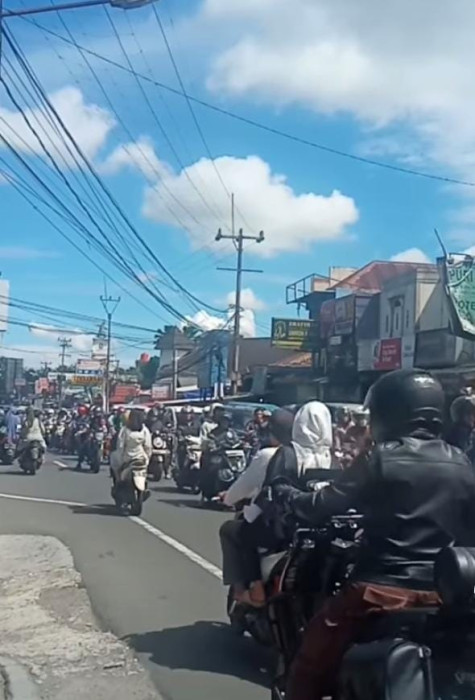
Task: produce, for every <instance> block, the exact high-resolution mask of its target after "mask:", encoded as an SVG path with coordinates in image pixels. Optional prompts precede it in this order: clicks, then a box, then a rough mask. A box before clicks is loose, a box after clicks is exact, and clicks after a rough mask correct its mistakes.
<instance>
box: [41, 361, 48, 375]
mask: <svg viewBox="0 0 475 700" xmlns="http://www.w3.org/2000/svg"><path fill="white" fill-rule="evenodd" d="M40 364H41V369H42V370H43V375H44V376H45V377H47V376H48V370H49V368H50V367H51V362H41V363H40Z"/></svg>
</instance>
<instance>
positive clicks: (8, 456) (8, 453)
mask: <svg viewBox="0 0 475 700" xmlns="http://www.w3.org/2000/svg"><path fill="white" fill-rule="evenodd" d="M14 459H15V447H14V445H12V443H11V442H10V440H9V439H8V436H7V429H6V428H5V427H3V428H0V461H1V462H2V464H5V465H10V464H13V461H14Z"/></svg>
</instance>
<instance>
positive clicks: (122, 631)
mask: <svg viewBox="0 0 475 700" xmlns="http://www.w3.org/2000/svg"><path fill="white" fill-rule="evenodd" d="M55 461H58V462H61V463H63V464H64V465H66V467H62V466H59V465H58V464H55ZM73 466H74V461H73V460H72V459H70V458H68V457H66V458H65V457H64V456H58V455H54V454H50V455H49V456H48V458H47V461H46V463H45V464H44V466H43V467H42V469H41V471H40V472H38V474H36V475H35V476H25V475H23V474H22V473H21V471H20V470H19V468H17V467H16V466H13V467H0V533H14V534H46V535H53V536H55V537H58V538H59V539H60V540H62V541H63V542H64V543H65V544H66V545H67V546H68V547H69V548H70V549H71V551H72V553H73V556H74V560H75V564H76V567H77V568H78V570H79V571H80V573H81V575H82V577H83V581H84V583H85V586H86V588H87V591H88V593H89V596H90V598H91V601H92V605H93V608H94V611H95V613H96V616H97V617H98V619H99V621H100V623H101V625H102V626H103V627H104V629H107V630H111V631H112V632H114V633H115V634H116V635H118V636H119V637H120V638H122V639H125V640H126V641H127V642H128V644H129V645H130V646H131V647H132V648H133V649H134V650H135V651H136V653H137V656H138V657H139V659H140V661H141V662H142V663H143V664H144V665H145V666H146V668H147V669H148V670H149V672H150V675H151V678H152V680H153V682H154V684H155V686H156V688H157V691H158V692H157V697H159V698H160V697H162V698H163V700H200V699H201V698H206V699H207V700H215V699H216V700H222V699H224V698H226V700H237V699H238V698H239V699H241V698H244V697H245V698H246V700H264V698H265V699H268V698H269V695H270V694H269V691H268V689H267V684H268V678H267V673H266V671H265V664H266V660H267V659H266V655H265V653H264V652H263V651H262V650H261V649H259V648H258V647H257V646H256V645H255V644H254V643H253V642H252V640H251V639H248V638H238V637H236V636H235V634H234V633H233V632H232V631H231V629H230V628H229V626H228V624H227V622H226V616H225V589H224V587H223V586H222V584H221V582H220V580H219V578H218V575H219V574H218V570H217V567H219V566H220V550H219V540H218V529H219V526H220V524H221V522H223V520H225V519H226V517H229V516H227V515H226V514H224V513H221V512H216V511H213V510H207V509H203V508H201V507H199V498H198V497H196V496H191V495H183V494H178V493H177V491H176V489H175V488H174V486H173V482H170V481H162V482H160V484H157V485H154V484H153V483H152V485H151V490H152V496H151V498H150V499H149V500H148V501H147V502H146V503H145V506H144V511H143V514H142V518H141V519H139V521H138V522H134V521H132V520H130V519H128V518H125V517H123V516H118V515H116V513H115V510H114V508H113V507H112V505H111V503H112V502H111V498H110V493H109V492H110V480H109V478H108V468H107V467H106V466H103V467H102V470H101V472H100V473H99V474H97V475H96V474H91V473H90V472H88V471H87V470H84V471H83V472H80V473H78V472H74V471H73ZM6 496H20V497H22V498H21V499H13V498H10V497H6ZM23 498H33V499H35V498H37V499H48V501H49V500H51V501H64V502H65V503H64V504H57V503H51V502H37V501H34V500H31V501H30V500H23ZM66 502H67V503H66ZM71 502H72V503H76V504H86V506H87V507H84V506H82V505H81V506H79V505H71ZM150 526H151V527H150ZM147 527H148V528H149V529H148V530H147V529H146V528H147ZM167 536H168V537H169V538H172V539H171V540H167Z"/></svg>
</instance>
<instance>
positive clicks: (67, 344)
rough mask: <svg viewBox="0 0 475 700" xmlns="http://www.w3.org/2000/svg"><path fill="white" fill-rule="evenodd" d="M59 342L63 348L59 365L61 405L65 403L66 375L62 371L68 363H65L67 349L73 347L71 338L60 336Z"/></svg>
mask: <svg viewBox="0 0 475 700" xmlns="http://www.w3.org/2000/svg"><path fill="white" fill-rule="evenodd" d="M58 343H59V347H60V348H61V352H60V354H59V357H60V358H61V363H60V366H59V373H58V390H59V405H60V407H61V406H62V403H63V383H64V376H63V374H62V373H63V372H64V370H65V369H66V365H65V360H66V350H68V349H69V348H70V347H71V338H58Z"/></svg>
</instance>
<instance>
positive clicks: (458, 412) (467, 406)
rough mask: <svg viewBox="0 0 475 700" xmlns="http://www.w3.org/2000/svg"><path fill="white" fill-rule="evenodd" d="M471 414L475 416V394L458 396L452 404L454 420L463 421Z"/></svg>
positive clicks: (451, 415) (451, 413) (456, 421)
mask: <svg viewBox="0 0 475 700" xmlns="http://www.w3.org/2000/svg"><path fill="white" fill-rule="evenodd" d="M469 416H475V396H458V397H457V398H456V399H454V400H453V401H452V404H451V406H450V417H451V419H452V422H453V423H462V422H463V421H464V419H465V418H466V417H469Z"/></svg>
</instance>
